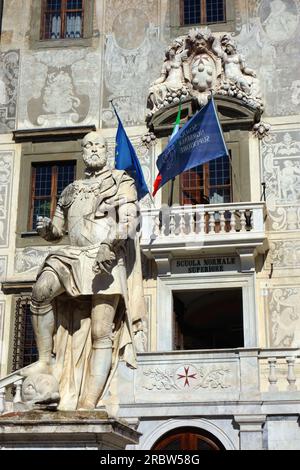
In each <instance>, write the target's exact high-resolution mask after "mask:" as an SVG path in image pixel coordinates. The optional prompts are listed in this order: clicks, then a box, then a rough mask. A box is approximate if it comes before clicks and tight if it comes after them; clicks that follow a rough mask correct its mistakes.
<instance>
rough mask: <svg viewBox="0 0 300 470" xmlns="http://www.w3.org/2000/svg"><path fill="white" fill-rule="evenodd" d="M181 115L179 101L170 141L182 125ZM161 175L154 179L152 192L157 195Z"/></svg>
mask: <svg viewBox="0 0 300 470" xmlns="http://www.w3.org/2000/svg"><path fill="white" fill-rule="evenodd" d="M180 117H181V103H179V109H178V113H177V117H176V121H175V125H174V128H173V132H172V135H171V137H170V141H169V142H171V140H172V139H173V137H174V136H175V135H176V134H177V132H178V131H179V127H180ZM161 179H162V178H161V175H160V174H159V173H158V175H157V177H156V180H155V181H154V184H153V193H152V196H155V194H156V193H157V191H158V190H159V188H160V184H161Z"/></svg>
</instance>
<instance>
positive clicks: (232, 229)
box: [230, 209, 236, 233]
mask: <svg viewBox="0 0 300 470" xmlns="http://www.w3.org/2000/svg"><path fill="white" fill-rule="evenodd" d="M235 227H236V220H235V212H234V209H232V211H231V212H230V232H232V233H233V232H234V233H235V231H236V230H235Z"/></svg>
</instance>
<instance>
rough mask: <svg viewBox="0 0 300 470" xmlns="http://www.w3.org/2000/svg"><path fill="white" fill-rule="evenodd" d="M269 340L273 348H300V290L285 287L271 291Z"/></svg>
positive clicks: (269, 301)
mask: <svg viewBox="0 0 300 470" xmlns="http://www.w3.org/2000/svg"><path fill="white" fill-rule="evenodd" d="M268 306H269V323H270V325H269V340H270V346H271V347H276V348H277V347H281V348H287V347H299V346H300V289H299V288H298V287H290V286H283V287H278V288H275V289H270V291H269V297H268Z"/></svg>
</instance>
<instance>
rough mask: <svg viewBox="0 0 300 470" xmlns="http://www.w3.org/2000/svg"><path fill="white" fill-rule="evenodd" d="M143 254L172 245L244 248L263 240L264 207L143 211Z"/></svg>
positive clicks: (236, 205)
mask: <svg viewBox="0 0 300 470" xmlns="http://www.w3.org/2000/svg"><path fill="white" fill-rule="evenodd" d="M142 215H143V224H142V227H143V228H142V238H141V246H142V248H143V249H144V250H147V249H150V248H157V247H163V246H169V247H170V246H175V245H177V246H178V245H180V244H183V245H186V244H187V243H188V244H196V245H200V246H201V245H205V246H209V245H213V246H214V245H227V244H228V245H230V244H239V245H241V246H247V244H249V242H251V240H252V241H253V242H254V243H255V240H258V243H259V240H261V239H264V238H265V215H266V213H265V204H264V203H253V202H250V203H231V204H209V205H194V206H193V205H185V206H173V207H168V206H163V207H162V208H161V209H150V210H147V211H143V213H142Z"/></svg>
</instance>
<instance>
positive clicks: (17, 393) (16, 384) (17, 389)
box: [13, 379, 23, 403]
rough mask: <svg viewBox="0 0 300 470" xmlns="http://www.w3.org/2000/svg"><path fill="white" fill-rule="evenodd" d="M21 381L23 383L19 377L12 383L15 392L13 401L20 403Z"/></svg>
mask: <svg viewBox="0 0 300 470" xmlns="http://www.w3.org/2000/svg"><path fill="white" fill-rule="evenodd" d="M22 383H23V380H22V379H21V380H18V381H17V382H15V384H14V385H15V386H16V393H15V396H14V400H13V402H14V403H20V402H21V401H22V395H21V390H22Z"/></svg>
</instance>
